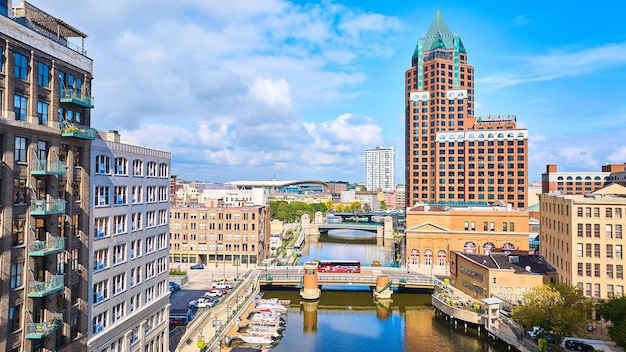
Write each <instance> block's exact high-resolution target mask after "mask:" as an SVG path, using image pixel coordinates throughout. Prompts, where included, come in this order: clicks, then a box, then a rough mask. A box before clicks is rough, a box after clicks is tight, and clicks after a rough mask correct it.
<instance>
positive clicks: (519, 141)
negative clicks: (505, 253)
mask: <svg viewBox="0 0 626 352" xmlns="http://www.w3.org/2000/svg"><path fill="white" fill-rule="evenodd" d="M411 61H412V63H411V68H409V69H408V70H407V71H406V73H405V84H404V87H405V150H406V152H405V184H406V204H407V206H409V207H412V206H414V205H415V204H417V203H423V202H429V203H432V202H449V203H454V202H473V203H477V204H487V203H494V202H497V201H502V202H506V203H510V204H512V205H513V207H515V208H518V209H522V208H525V207H527V206H528V202H527V199H526V185H527V182H528V180H527V177H528V133H527V130H526V129H524V128H519V127H517V118H516V116H514V115H497V116H475V115H474V112H475V110H474V108H475V105H474V104H475V103H474V94H475V91H474V81H475V72H474V67H472V66H471V65H469V64H468V54H467V51H466V49H465V46H464V45H463V42H462V41H461V37H460V36H458V35H456V34H452V32H451V31H450V29H449V28H448V25H447V24H446V23H445V21H444V19H443V16H442V14H441V12H440V11H437V13H436V15H435V18H434V19H433V21H432V23H431V25H430V27H429V29H428V32H427V33H426V36H424V37H422V38H420V39H419V40H418V42H417V46H416V47H415V51H414V52H413V56H412V60H411Z"/></svg>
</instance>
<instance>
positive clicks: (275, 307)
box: [256, 302, 287, 313]
mask: <svg viewBox="0 0 626 352" xmlns="http://www.w3.org/2000/svg"><path fill="white" fill-rule="evenodd" d="M256 309H258V310H269V311H270V312H272V313H275V312H279V313H285V312H286V311H287V307H285V306H284V305H282V304H279V303H260V302H259V304H257V306H256Z"/></svg>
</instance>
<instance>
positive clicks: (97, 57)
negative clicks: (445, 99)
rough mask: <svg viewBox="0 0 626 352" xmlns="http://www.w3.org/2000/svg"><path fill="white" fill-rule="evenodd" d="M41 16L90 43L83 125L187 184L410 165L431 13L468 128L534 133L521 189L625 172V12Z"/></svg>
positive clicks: (356, 174) (264, 10)
mask: <svg viewBox="0 0 626 352" xmlns="http://www.w3.org/2000/svg"><path fill="white" fill-rule="evenodd" d="M34 5H36V6H38V7H40V8H41V9H42V10H44V11H47V12H49V13H51V14H53V15H55V16H58V17H61V18H63V19H64V20H66V21H67V22H68V23H72V24H73V25H75V26H76V27H77V28H81V30H83V31H84V32H86V33H88V34H89V36H90V37H89V39H88V43H87V45H88V46H87V50H88V52H87V54H88V55H89V57H91V58H93V59H94V62H95V63H96V64H95V65H94V77H95V79H94V81H93V95H94V97H95V98H96V104H95V105H96V107H95V109H94V110H93V119H92V121H94V122H93V124H92V126H93V127H95V128H100V129H106V130H108V129H117V130H119V131H120V132H121V134H122V136H125V137H126V138H128V139H129V140H131V141H134V142H138V143H141V144H144V145H147V146H150V147H153V148H158V149H166V150H169V151H171V152H172V173H173V174H177V175H179V177H181V178H185V179H195V180H202V181H209V182H225V181H231V180H243V179H272V178H273V177H276V178H277V179H281V180H288V179H321V180H330V179H341V180H345V181H349V182H362V181H363V179H362V178H363V173H362V170H363V165H364V161H363V150H365V149H367V148H373V147H375V146H377V145H386V146H390V147H394V148H396V150H397V151H398V153H404V148H403V142H404V121H403V120H404V111H403V105H402V104H403V102H402V101H401V100H400V99H399V98H398V97H399V94H400V92H402V90H401V89H402V88H401V87H402V85H401V81H402V80H403V78H404V70H405V69H406V67H408V65H409V64H410V59H411V54H412V53H413V50H414V48H415V43H416V42H417V40H418V39H419V38H420V37H421V36H423V35H424V34H425V33H426V31H427V29H428V26H429V24H430V22H431V20H432V17H433V16H434V14H435V12H436V11H437V9H441V11H442V14H443V16H444V18H445V20H446V22H447V23H448V25H449V26H450V29H451V30H452V32H453V33H455V34H459V35H460V36H461V37H462V38H463V43H464V45H465V47H466V48H467V50H468V54H469V57H470V58H469V64H471V65H472V66H474V68H475V70H476V92H477V94H476V97H475V98H476V113H475V115H476V116H481V115H493V114H512V115H516V116H517V118H518V121H520V122H521V123H520V126H521V127H524V128H527V129H528V132H529V144H530V145H529V179H528V181H533V180H540V179H541V173H542V172H543V171H544V169H545V165H546V164H549V163H557V164H558V165H559V170H563V171H568V170H590V171H592V170H598V169H599V168H600V166H601V165H603V164H608V163H623V162H624V161H626V158H624V156H625V155H626V145H625V144H624V143H623V141H624V140H626V138H625V137H626V131H625V130H623V129H622V128H621V123H620V117H621V116H620V113H623V112H624V111H625V110H626V103H624V100H623V99H621V97H620V96H619V88H618V87H617V84H618V82H620V81H622V80H623V78H624V75H626V70H623V69H620V68H622V67H623V66H624V65H625V64H626V34H624V33H622V31H620V29H619V27H618V25H619V23H620V22H619V18H618V16H619V14H620V13H621V11H620V10H622V9H623V8H624V7H625V5H621V4H612V5H611V7H603V8H600V7H598V8H589V7H583V6H575V5H572V6H570V7H569V8H564V7H561V6H558V4H542V3H539V2H532V3H525V4H500V3H496V2H488V3H480V4H477V3H464V2H454V3H446V4H443V3H441V4H440V3H437V2H432V3H428V4H425V5H422V4H396V5H395V6H389V5H385V4H380V3H377V2H356V1H342V2H322V3H305V2H284V1H269V2H264V3H263V6H260V5H259V4H257V3H256V2H233V3H221V2H216V3H212V2H207V1H189V2H187V3H185V6H181V5H180V4H178V3H171V2H158V1H157V2H153V1H151V2H147V1H136V2H132V3H123V2H107V3H99V2H95V1H86V2H79V1H75V0H72V1H67V2H63V3H35V4H34ZM89 13H96V14H97V16H85V15H84V14H89ZM138 14H141V15H138ZM546 121H549V122H546ZM156 141H158V143H157V142H156ZM398 160H399V162H398V163H397V168H396V174H398V175H404V163H403V158H401V157H399V158H398ZM396 183H404V179H403V176H397V177H396Z"/></svg>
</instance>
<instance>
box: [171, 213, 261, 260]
mask: <svg viewBox="0 0 626 352" xmlns="http://www.w3.org/2000/svg"><path fill="white" fill-rule="evenodd" d="M170 214H171V215H170V218H171V219H170V262H171V263H172V266H173V267H177V266H181V265H182V266H187V265H193V264H199V263H201V264H205V265H207V264H214V265H215V266H216V267H217V266H220V265H237V266H238V265H245V266H246V267H248V266H249V265H256V264H257V263H260V262H261V261H263V259H265V258H266V256H267V253H268V249H269V243H270V208H269V205H268V206H250V207H206V206H191V205H190V206H175V207H172V208H171V209H170Z"/></svg>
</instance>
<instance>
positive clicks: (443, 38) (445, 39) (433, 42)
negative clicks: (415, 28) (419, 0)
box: [413, 10, 466, 56]
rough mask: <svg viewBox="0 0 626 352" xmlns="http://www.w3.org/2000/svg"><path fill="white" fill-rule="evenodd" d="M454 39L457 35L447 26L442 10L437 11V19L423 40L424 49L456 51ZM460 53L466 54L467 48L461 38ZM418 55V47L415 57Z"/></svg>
mask: <svg viewBox="0 0 626 352" xmlns="http://www.w3.org/2000/svg"><path fill="white" fill-rule="evenodd" d="M454 37H455V35H454V34H452V32H451V31H450V28H448V25H447V24H446V21H445V20H444V19H443V15H442V14H441V10H437V13H436V14H435V18H434V19H433V21H432V23H431V24H430V27H429V28H428V32H427V33H426V36H424V37H423V38H421V39H422V49H423V50H424V51H431V50H434V49H454V43H453V40H454ZM459 51H460V52H462V53H465V52H466V51H465V46H463V42H462V41H461V38H459ZM416 54H417V47H416V48H415V52H414V54H413V56H415V55H416Z"/></svg>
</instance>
